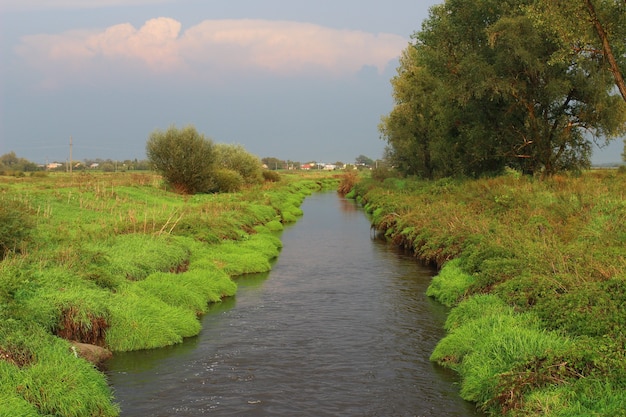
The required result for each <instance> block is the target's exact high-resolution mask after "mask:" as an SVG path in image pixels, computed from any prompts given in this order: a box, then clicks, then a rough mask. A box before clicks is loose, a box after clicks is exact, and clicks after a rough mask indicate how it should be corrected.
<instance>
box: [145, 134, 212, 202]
mask: <svg viewBox="0 0 626 417" xmlns="http://www.w3.org/2000/svg"><path fill="white" fill-rule="evenodd" d="M146 154H147V156H148V159H149V160H150V163H151V164H152V166H153V167H154V169H155V170H156V171H158V172H159V173H161V174H162V175H163V177H164V178H165V181H167V183H168V184H169V185H170V186H171V187H172V188H174V189H175V190H176V191H177V192H179V193H181V194H195V193H198V192H207V191H208V190H210V189H211V188H212V186H213V184H212V177H213V171H214V166H213V165H214V162H215V158H216V153H215V149H214V145H213V142H212V141H211V140H210V139H207V138H206V137H204V135H201V134H199V133H198V131H197V130H196V129H195V128H194V127H193V126H187V127H184V128H183V129H177V128H176V127H175V126H171V127H169V128H168V129H167V130H165V131H162V130H155V131H154V132H152V133H151V134H150V138H149V139H148V142H147V143H146Z"/></svg>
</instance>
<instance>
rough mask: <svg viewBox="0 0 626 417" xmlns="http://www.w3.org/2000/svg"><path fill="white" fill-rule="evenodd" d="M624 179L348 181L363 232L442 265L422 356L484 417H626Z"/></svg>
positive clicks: (603, 175) (432, 291)
mask: <svg viewBox="0 0 626 417" xmlns="http://www.w3.org/2000/svg"><path fill="white" fill-rule="evenodd" d="M625 189H626V175H623V174H620V173H618V172H588V173H585V174H583V175H581V176H580V177H562V176H556V177H553V178H550V179H548V180H545V181H538V180H536V179H533V178H527V177H523V176H520V175H517V174H516V173H515V172H510V173H509V174H508V175H506V176H503V177H499V178H492V179H483V180H476V181H455V180H450V179H444V180H439V181H435V182H420V181H412V180H400V179H395V178H387V179H385V180H384V181H374V180H369V179H368V180H361V181H360V182H359V183H358V184H357V185H356V186H355V187H354V188H353V190H352V191H351V192H350V193H349V194H348V196H349V197H353V198H356V199H357V200H358V201H360V202H361V203H362V204H364V206H365V208H366V210H367V211H368V212H369V213H370V214H371V216H372V222H373V225H374V227H376V228H377V229H378V230H379V231H381V232H382V233H384V234H385V235H386V236H387V238H388V239H390V240H391V241H392V242H394V243H396V244H398V245H400V246H404V247H406V248H409V249H411V250H412V251H413V252H414V253H415V255H416V257H418V258H419V259H421V260H422V261H424V262H428V263H432V264H435V265H437V266H438V267H439V268H441V271H440V273H439V275H438V276H437V277H435V278H434V279H433V282H432V284H431V286H430V287H429V290H428V295H430V296H432V297H434V298H436V299H438V300H439V301H441V302H442V303H444V304H446V305H449V306H451V307H454V309H453V310H452V312H451V314H450V316H449V318H448V321H447V323H446V328H447V330H448V335H447V336H446V338H444V339H443V340H442V341H441V342H440V343H439V344H438V346H437V348H436V349H435V351H434V352H433V354H432V357H431V359H432V360H433V361H436V362H437V363H439V364H441V365H443V366H445V367H449V368H452V369H454V370H456V371H457V372H459V373H460V375H461V377H462V385H461V395H462V396H463V398H465V399H466V400H469V401H473V402H476V403H477V404H478V406H479V407H481V408H483V409H484V410H485V411H487V412H488V413H490V414H491V415H509V416H520V415H524V416H528V415H536V416H587V415H601V416H623V415H626V414H625V412H624V410H626V336H625V334H626V310H625V309H624V306H625V305H626V252H625V251H624V247H625V244H626V197H625V195H624V190H625Z"/></svg>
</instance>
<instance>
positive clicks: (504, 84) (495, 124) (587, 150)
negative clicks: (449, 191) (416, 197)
mask: <svg viewBox="0 0 626 417" xmlns="http://www.w3.org/2000/svg"><path fill="white" fill-rule="evenodd" d="M530 3H532V2H531V1H530V0H528V1H526V0H507V1H500V0H471V1H467V0H448V1H446V2H445V3H444V4H441V5H438V6H435V7H433V8H431V12H430V17H429V19H427V20H426V21H425V22H424V24H423V26H422V30H421V31H420V32H418V33H416V34H415V35H414V36H413V39H414V43H413V44H412V45H409V47H408V48H414V49H415V50H416V53H413V52H412V51H410V50H408V51H405V54H404V55H403V59H406V58H411V59H410V61H411V62H410V65H411V66H407V65H405V63H404V62H401V68H400V70H399V76H398V78H397V79H395V80H394V81H392V84H393V85H394V98H395V99H396V106H395V107H394V109H393V111H392V113H391V114H390V115H389V116H388V117H387V118H386V119H383V129H386V130H383V133H384V134H385V135H386V137H387V138H388V140H389V139H390V145H391V147H392V149H391V151H392V152H388V154H391V155H392V156H393V158H394V160H396V161H398V160H401V157H403V158H405V159H406V160H407V161H410V164H411V166H413V165H415V166H417V165H416V164H417V163H420V162H421V165H422V166H423V167H426V166H428V165H427V164H426V162H429V163H430V168H431V169H434V170H435V171H432V172H436V173H437V175H439V176H441V175H466V176H473V177H476V176H480V175H484V174H490V173H498V172H500V171H502V170H503V169H504V167H506V166H510V167H514V168H519V169H522V170H524V171H525V172H528V173H535V172H541V173H542V175H552V174H554V173H555V172H558V171H560V170H565V169H581V168H584V167H586V166H588V165H589V163H590V155H591V142H590V140H589V139H587V138H588V136H587V134H588V133H590V134H591V135H592V136H593V137H594V138H612V137H616V136H617V135H619V134H621V133H622V132H624V128H625V123H624V121H625V117H626V109H625V107H624V103H623V102H620V100H619V98H618V99H617V101H616V96H615V95H614V94H612V90H613V88H614V87H613V86H614V84H613V82H612V80H611V77H610V76H607V72H606V71H605V70H604V68H603V67H602V66H601V65H598V63H597V62H594V61H584V62H580V61H578V60H575V59H574V58H575V57H573V56H570V59H568V60H565V59H564V60H561V61H554V60H552V59H551V58H552V57H553V56H554V55H555V54H556V53H557V51H558V50H559V45H560V43H559V39H558V38H557V37H556V36H555V35H554V34H553V33H552V32H551V31H543V30H541V28H540V27H538V26H537V25H535V24H534V22H533V21H532V20H531V19H530V18H529V16H528V13H527V10H528V8H527V6H528V5H529V4H530ZM402 65H405V68H403V67H402ZM433 120H434V121H435V122H436V124H432V123H430V122H431V121H433ZM407 154H408V155H407ZM428 155H430V160H429V159H428ZM407 165H408V164H407ZM405 170H408V172H410V170H409V169H408V168H405ZM422 172H425V173H428V170H425V169H424V168H423V169H422ZM425 176H427V175H425Z"/></svg>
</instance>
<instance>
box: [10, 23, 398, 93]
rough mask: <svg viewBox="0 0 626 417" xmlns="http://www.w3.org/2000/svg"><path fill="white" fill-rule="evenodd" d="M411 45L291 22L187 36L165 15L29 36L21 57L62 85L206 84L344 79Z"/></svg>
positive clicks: (206, 26) (380, 66)
mask: <svg viewBox="0 0 626 417" xmlns="http://www.w3.org/2000/svg"><path fill="white" fill-rule="evenodd" d="M406 44H407V40H406V39H404V38H403V37H401V36H399V35H394V34H384V33H383V34H373V33H368V32H363V31H355V30H337V29H332V28H328V27H323V26H319V25H315V24H310V23H300V22H289V21H268V20H251V19H244V20H206V21H203V22H201V23H200V24H198V25H196V26H193V27H191V28H189V29H187V30H186V31H182V25H181V23H180V22H178V21H176V20H174V19H170V18H165V17H161V18H157V19H152V20H149V21H147V22H146V23H145V24H144V25H143V26H142V27H141V28H135V27H133V26H132V25H131V24H128V23H125V24H119V25H115V26H111V27H109V28H106V29H104V30H99V31H95V30H91V31H86V30H83V31H69V32H64V33H61V34H56V35H48V34H40V35H31V36H25V37H23V38H22V39H21V43H20V44H19V45H18V46H17V48H16V52H17V55H18V56H19V57H20V59H21V60H23V62H25V63H27V64H28V65H29V66H30V67H31V68H33V69H39V70H41V71H44V74H43V75H44V78H46V79H47V80H48V81H47V83H49V84H50V85H53V84H55V83H58V82H62V81H63V80H62V79H60V78H63V75H61V74H62V73H63V74H66V75H70V76H71V79H72V80H76V79H77V77H78V79H89V78H90V77H94V78H98V77H102V76H103V75H104V73H110V72H111V71H113V72H115V73H118V74H126V76H132V75H133V74H134V75H138V74H143V75H145V74H147V73H149V74H153V75H157V76H158V75H164V74H166V75H168V76H172V75H173V76H176V75H178V76H180V77H184V78H192V79H194V80H198V79H203V80H206V81H211V80H218V79H221V78H223V77H226V76H229V77H230V76H245V75H246V74H248V75H250V74H276V75H281V76H285V75H286V76H299V75H323V76H327V75H331V76H344V75H349V74H354V73H356V72H358V71H360V70H361V69H362V68H363V67H365V66H369V67H375V68H377V70H378V72H379V73H381V72H382V71H384V69H385V68H386V66H387V65H388V64H389V62H390V61H392V60H394V59H395V58H397V57H398V55H399V54H400V52H401V50H402V49H403V48H405V47H406ZM61 70H62V71H61ZM55 78H56V81H53V79H55Z"/></svg>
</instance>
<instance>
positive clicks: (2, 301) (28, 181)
mask: <svg viewBox="0 0 626 417" xmlns="http://www.w3.org/2000/svg"><path fill="white" fill-rule="evenodd" d="M336 185H337V180H336V179H334V178H332V177H331V176H329V175H325V176H319V177H314V176H308V177H299V176H295V175H283V176H282V179H281V180H280V181H278V182H266V183H265V184H263V185H262V186H257V187H254V188H248V189H246V190H244V191H243V192H240V193H229V194H205V195H194V196H182V195H178V194H175V193H172V192H170V191H168V190H166V189H165V187H164V186H163V184H162V181H161V179H160V177H158V176H156V175H154V174H151V173H109V174H101V173H99V174H87V173H74V174H71V175H70V174H66V173H54V174H49V175H47V176H31V177H22V178H15V177H0V255H1V257H2V260H1V261H0V375H2V380H1V381H0V416H17V415H19V416H44V415H45V416H47V415H58V416H77V417H78V416H116V415H118V414H119V408H118V406H117V405H116V404H115V400H114V398H113V395H112V393H111V390H110V388H109V387H108V385H107V382H106V379H105V377H104V375H103V374H102V373H101V372H99V371H98V369H97V367H96V365H95V364H94V363H92V362H89V361H87V360H85V359H84V358H83V357H82V356H84V355H85V354H86V353H85V352H84V351H83V347H84V346H85V345H87V346H90V347H93V348H94V349H96V352H98V353H99V354H101V355H105V356H106V354H107V353H108V352H113V353H114V352H116V351H130V350H138V349H149V348H157V347H162V346H167V345H171V344H175V343H179V342H181V341H182V340H183V338H185V337H189V336H193V335H196V334H198V332H199V330H200V322H199V320H198V316H199V315H202V314H203V313H204V312H206V311H207V308H208V303H212V302H220V300H221V299H222V298H223V297H227V296H231V295H233V294H235V292H236V289H237V285H236V281H235V280H233V279H232V277H235V276H237V275H241V274H247V273H253V272H263V271H267V270H269V269H270V268H271V263H270V262H271V260H272V259H273V258H275V257H277V256H278V254H279V252H280V248H281V242H280V240H279V239H278V237H277V236H276V234H275V233H274V232H277V231H280V230H282V228H283V225H284V224H286V223H290V222H294V221H296V219H297V218H298V216H300V215H301V214H302V211H301V210H300V208H299V206H300V204H301V203H302V201H303V199H304V198H305V197H306V195H308V194H310V193H312V192H313V191H315V190H319V189H321V188H325V187H332V188H336ZM73 342H80V343H81V344H75V343H73ZM98 348H99V349H98Z"/></svg>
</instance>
